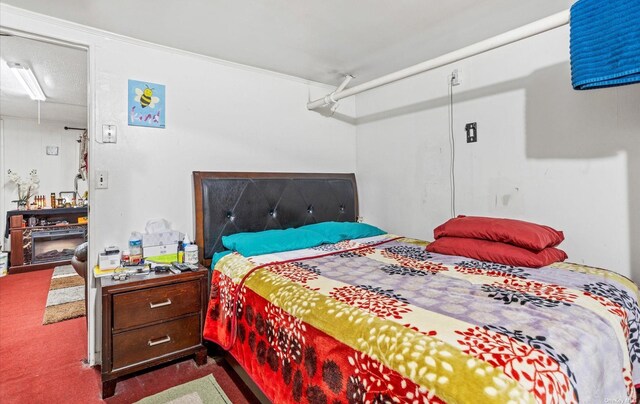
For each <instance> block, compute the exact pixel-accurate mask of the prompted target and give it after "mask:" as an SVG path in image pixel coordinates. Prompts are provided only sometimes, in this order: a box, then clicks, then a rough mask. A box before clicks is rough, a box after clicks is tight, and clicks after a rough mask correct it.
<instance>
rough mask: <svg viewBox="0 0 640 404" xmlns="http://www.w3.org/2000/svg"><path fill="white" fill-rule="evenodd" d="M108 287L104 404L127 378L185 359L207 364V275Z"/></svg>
mask: <svg viewBox="0 0 640 404" xmlns="http://www.w3.org/2000/svg"><path fill="white" fill-rule="evenodd" d="M101 282H102V398H107V397H111V396H112V395H113V394H114V393H115V389H116V383H117V381H118V378H120V377H121V376H124V375H127V374H130V373H133V372H137V371H140V370H143V369H147V368H149V367H152V366H156V365H159V364H162V363H164V362H168V361H171V360H174V359H177V358H181V357H184V356H189V355H194V354H195V361H196V363H197V364H198V366H200V365H204V364H205V363H206V362H207V350H206V348H205V347H204V346H203V345H202V328H203V326H204V315H205V312H206V308H207V307H206V306H207V290H208V288H207V283H206V282H207V270H206V269H205V268H204V267H200V269H199V270H198V271H196V272H191V271H189V272H183V273H181V274H178V275H174V274H172V273H170V272H169V273H166V274H155V273H153V272H152V273H151V274H149V275H146V276H132V277H130V278H129V279H128V280H126V281H114V280H112V279H111V277H105V278H102V279H101Z"/></svg>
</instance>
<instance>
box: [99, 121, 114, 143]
mask: <svg viewBox="0 0 640 404" xmlns="http://www.w3.org/2000/svg"><path fill="white" fill-rule="evenodd" d="M117 141H118V128H117V126H116V125H102V143H116V142H117Z"/></svg>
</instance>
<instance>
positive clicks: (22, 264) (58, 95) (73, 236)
mask: <svg viewBox="0 0 640 404" xmlns="http://www.w3.org/2000/svg"><path fill="white" fill-rule="evenodd" d="M87 94H88V51H87V49H86V48H84V47H81V46H77V45H74V44H68V43H64V42H60V41H56V40H51V39H48V38H43V37H36V36H33V35H29V34H22V33H16V32H12V31H8V30H4V29H2V28H0V148H1V150H0V175H1V178H2V181H1V183H0V214H1V215H2V217H1V218H0V232H1V233H2V235H3V237H2V239H1V240H0V244H1V249H2V252H3V256H5V255H4V254H6V256H7V264H6V265H7V267H8V268H7V269H8V275H7V276H24V277H28V276H30V273H32V272H37V271H50V272H51V274H52V275H51V286H50V289H49V295H48V296H47V302H46V308H45V310H49V309H50V308H52V307H53V308H54V309H56V308H57V309H59V310H57V311H58V312H61V313H66V312H70V314H67V315H68V316H69V318H64V316H62V317H60V318H61V320H59V321H66V320H69V319H71V318H73V317H78V316H82V315H86V311H87V310H86V307H87V290H88V286H89V285H88V283H89V282H90V276H89V277H87V271H86V266H85V267H84V270H83V272H82V273H80V272H78V271H77V270H76V271H74V269H73V266H71V261H72V257H73V255H74V251H75V250H76V247H78V246H79V245H80V244H83V243H85V242H87V243H88V241H89V240H88V234H89V232H88V231H87V228H88V221H87V218H88V209H89V207H88V200H89V195H88V192H89V184H88V174H87V173H88V164H89V158H90V156H89V141H88V140H89V132H88V128H89V122H88V116H89V114H88V95H87ZM85 247H86V246H85ZM85 251H86V250H85ZM74 272H77V274H76V273H74ZM74 275H76V276H77V277H79V278H82V280H81V281H79V280H77V278H76V280H74V281H73V282H71V281H70V277H71V276H74ZM38 277H39V278H41V277H42V274H39V275H38ZM87 278H88V279H87ZM62 286H68V287H67V288H62ZM60 288H62V289H68V290H65V291H64V293H62V292H61V293H56V291H58V290H59V289H60ZM70 299H76V300H70ZM78 299H79V300H78ZM73 303H75V304H73ZM54 311H55V310H54ZM45 314H46V312H45ZM45 317H46V315H45ZM54 317H55V316H54ZM55 318H56V320H58V318H57V317H55ZM89 323H90V322H88V321H87V322H85V324H89ZM45 324H46V323H45ZM86 329H87V327H85V331H86ZM83 338H85V339H86V338H87V334H86V333H85V335H84V336H83ZM78 343H79V344H81V343H84V341H78Z"/></svg>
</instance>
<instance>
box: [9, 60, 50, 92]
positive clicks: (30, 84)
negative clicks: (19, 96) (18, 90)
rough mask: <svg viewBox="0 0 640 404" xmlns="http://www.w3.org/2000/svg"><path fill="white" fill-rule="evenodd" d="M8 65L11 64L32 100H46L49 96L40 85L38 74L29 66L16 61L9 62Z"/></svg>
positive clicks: (10, 66)
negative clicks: (46, 95) (35, 74)
mask: <svg viewBox="0 0 640 404" xmlns="http://www.w3.org/2000/svg"><path fill="white" fill-rule="evenodd" d="M7 66H9V68H10V69H11V71H12V72H13V74H14V75H15V76H16V78H17V79H18V81H19V82H20V84H22V87H24V89H25V91H26V92H27V94H29V97H31V99H32V100H36V101H46V99H47V97H45V95H44V92H43V91H42V87H40V84H39V83H38V80H37V79H36V76H34V74H33V71H32V70H31V69H30V68H29V67H28V66H25V65H23V64H20V63H16V62H7Z"/></svg>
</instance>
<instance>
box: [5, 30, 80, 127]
mask: <svg viewBox="0 0 640 404" xmlns="http://www.w3.org/2000/svg"><path fill="white" fill-rule="evenodd" d="M7 62H19V63H24V64H26V65H27V66H29V67H30V68H31V70H33V73H34V75H35V76H36V78H37V79H38V82H39V83H40V87H42V90H43V92H44V94H45V96H46V97H47V100H46V101H45V102H42V103H41V104H40V112H41V119H45V120H46V119H48V120H56V121H65V122H68V123H69V124H85V125H86V120H87V53H86V52H85V51H84V50H80V49H74V48H68V47H65V46H60V45H54V44H51V43H46V42H40V41H35V40H32V39H26V38H20V37H16V36H4V35H2V36H0V114H1V115H4V116H13V117H21V118H36V117H37V116H38V103H37V102H36V101H33V100H31V98H29V96H28V95H27V93H26V92H25V90H24V89H23V88H22V86H21V85H20V83H19V82H18V80H17V79H16V77H15V76H14V75H13V73H12V72H11V70H10V69H9V67H8V66H7Z"/></svg>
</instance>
